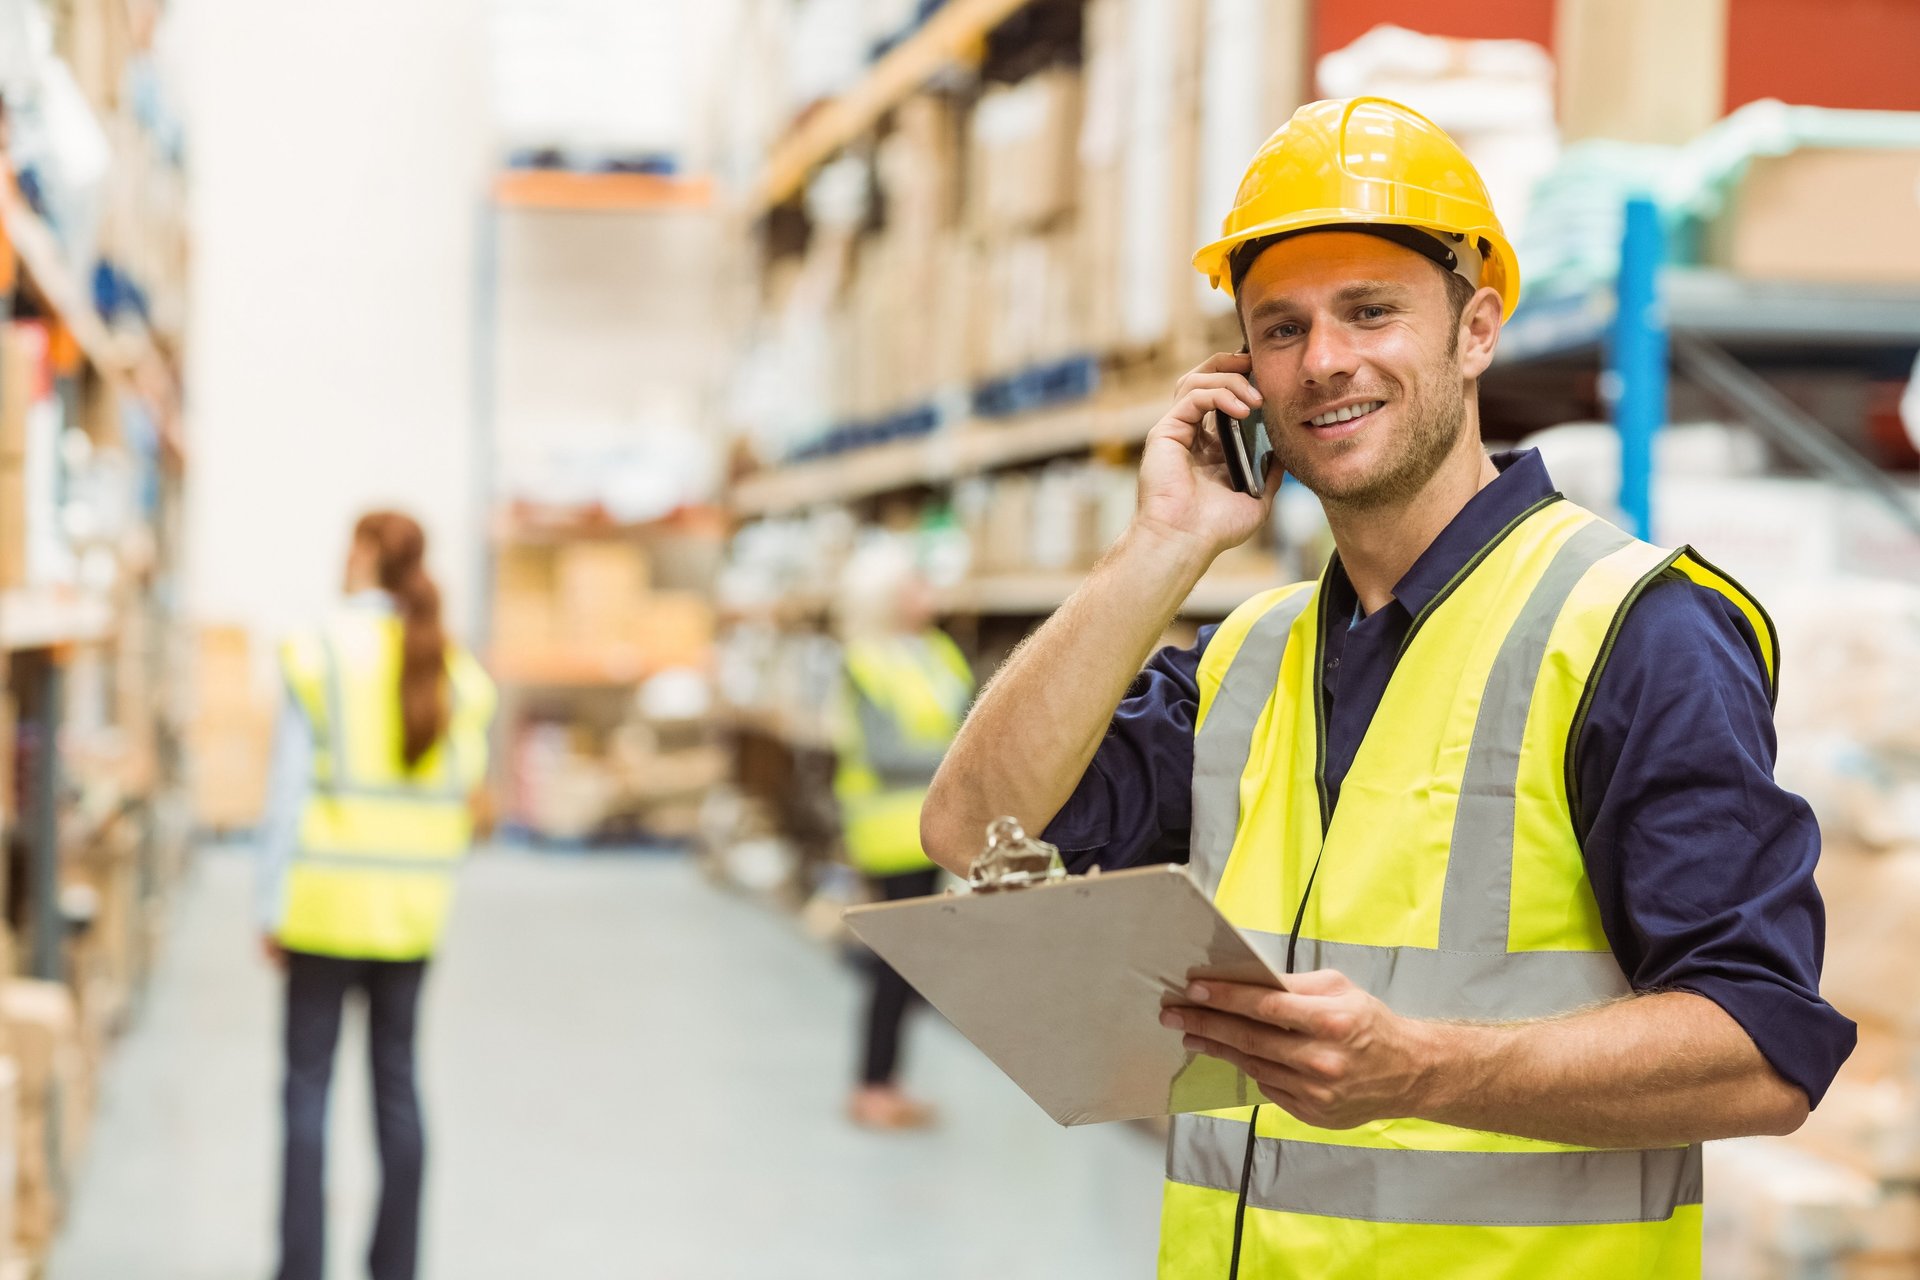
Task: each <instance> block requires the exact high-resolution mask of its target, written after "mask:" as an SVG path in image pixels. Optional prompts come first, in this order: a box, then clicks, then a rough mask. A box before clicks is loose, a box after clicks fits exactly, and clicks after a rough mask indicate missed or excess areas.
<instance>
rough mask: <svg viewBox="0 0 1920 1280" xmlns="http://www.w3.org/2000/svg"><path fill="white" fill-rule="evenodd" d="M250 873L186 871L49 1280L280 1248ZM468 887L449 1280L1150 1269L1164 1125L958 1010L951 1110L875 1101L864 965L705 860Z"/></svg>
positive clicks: (449, 972)
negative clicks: (1091, 1119) (1117, 1111)
mask: <svg viewBox="0 0 1920 1280" xmlns="http://www.w3.org/2000/svg"><path fill="white" fill-rule="evenodd" d="M251 883H252V882H251V878H250V876H249V874H248V868H247V866H246V864H245V859H244V858H243V857H242V856H241V855H239V854H236V853H233V852H215V853H211V854H208V855H206V856H205V857H203V858H202V859H201V861H200V864H199V866H198V868H197V869H196V871H195V873H194V875H193V876H192V878H191V879H190V881H189V883H188V885H187V886H186V887H185V889H184V890H183V892H182V898H181V901H180V903H179V905H178V908H177V910H176V913H175V916H174V924H173V936H172V939H171V941H170V943H169V950H168V954H167V956H166V958H165V960H164V962H163V964H162V967H161V970H160V973H159V975H158V977H157V979H156V981H155V983H154V986H153V988H152V990H151V991H150V993H149V999H148V1002H147V1006H146V1008H145V1010H144V1012H143V1013H142V1015H141V1017H140V1020H139V1024H138V1026H137V1027H136V1029H135V1030H134V1031H133V1032H132V1033H131V1034H130V1035H129V1036H128V1037H126V1039H125V1040H124V1041H123V1042H122V1043H121V1044H120V1046H119V1049H118V1051H117V1052H116V1053H115V1054H114V1055H113V1057H112V1059H111V1063H110V1065H109V1067H108V1072H107V1077H106V1080H105V1084H104V1090H103V1098H102V1101H101V1108H100V1114H99V1119H98V1122H97V1124H96V1127H95V1129H94V1137H93V1142H92V1148H91V1150H90V1152H89V1155H88V1161H87V1165H86V1167H85V1168H84V1169H83V1171H82V1174H81V1179H80V1184H79V1186H78V1188H77V1195H76V1200H75V1205H74V1211H73V1214H72V1217H71V1218H70V1220H69V1226H68V1230H67V1233H66V1236H65V1238H64V1240H63V1241H62V1243H61V1245H60V1247H59V1249H58V1251H57V1252H56V1253H55V1255H54V1260H53V1265H52V1268H51V1270H50V1272H49V1276H50V1280H105V1278H107V1277H127V1278H129V1280H133V1278H135V1277H137V1278H138V1280H264V1277H266V1275H267V1274H268V1270H267V1269H268V1267H269V1265H270V1261H271V1259H270V1254H271V1248H270V1238H269V1226H270V1222H271V1217H272V1214H273V1212H274V1206H275V1199H276V1196H277V1188H276V1185H275V1176H276V1175H275V1162H276V1159H277V1154H276V1143H277V1141H278V1137H277V1135H278V1122H277V1118H276V1116H275V1110H274V1107H275V1098H274V1095H275V1090H276V1089H277V1064H276V1061H275V1055H274V1045H273V1038H274V1036H275V1035H276V1034H277V1023H278V1015H277V1010H276V1007H275V991H274V987H273V983H272V981H271V979H270V975H269V971H268V970H267V969H266V967H265V965H264V964H263V963H262V962H261V961H259V960H258V959H257V952H256V949H255V944H254V942H253V939H252V937H251V936H250V933H249V928H248V924H249V921H250V919H251ZM462 892H463V897H462V901H461V907H460V910H459V913H458V917H457V920H456V923H455V925H454V929H453V932H452V936H451V937H450V939H449V941H448V944H447V948H446V952H445V957H446V958H445V960H444V961H443V962H442V963H441V965H440V966H439V969H438V971H437V972H436V974H435V975H434V977H433V978H432V979H431V980H430V982H429V986H428V1010H427V1016H426V1023H425V1028H426V1029H425V1033H424V1034H425V1043H424V1045H423V1054H424V1059H425V1075H426V1081H427V1092H426V1105H427V1118H428V1124H429V1141H430V1148H429V1168H430V1175H429V1192H428V1208H427V1214H428V1218H427V1237H428V1242H427V1254H426V1268H425V1272H424V1274H425V1276H426V1277H428V1280H451V1278H454V1277H458V1280H492V1278H495V1277H498V1278H500V1280H508V1278H511V1280H527V1278H529V1277H541V1278H542V1280H545V1278H546V1277H554V1278H555V1280H561V1278H564V1280H599V1278H601V1277H605V1278H606V1280H634V1278H635V1277H659V1278H664V1280H679V1278H681V1277H686V1278H689V1280H694V1278H697V1280H708V1278H711V1277H733V1276H739V1277H748V1276H751V1277H779V1278H780V1280H808V1278H811V1277H822V1278H825V1277H876V1278H884V1280H894V1278H895V1277H905V1276H912V1277H915V1280H940V1278H942V1277H953V1278H954V1280H962V1278H965V1280H975V1278H977V1277H981V1276H995V1277H999V1278H1000V1280H1021V1278H1023V1277H1030V1276H1031V1277H1040V1276H1046V1277H1078V1276H1088V1277H1094V1276H1097V1277H1102V1278H1106V1277H1126V1276H1145V1275H1149V1274H1151V1271H1152V1259H1153V1243H1154V1237H1155V1231H1156V1225H1157V1224H1156V1217H1157V1212H1158V1204H1157V1201H1158V1180H1157V1169H1158V1165H1159V1157H1160V1152H1159V1148H1158V1145H1157V1144H1156V1143H1154V1142H1153V1141H1151V1140H1149V1139H1148V1138H1146V1137H1144V1136H1142V1135H1141V1134H1139V1133H1137V1132H1135V1131H1132V1130H1128V1129H1119V1128H1103V1129H1095V1130H1082V1131H1074V1132H1066V1131H1062V1130H1059V1129H1056V1128H1055V1127H1054V1126H1053V1125H1052V1124H1051V1122H1049V1121H1048V1120H1047V1119H1046V1118H1045V1117H1044V1116H1042V1115H1041V1114H1040V1112H1039V1111H1038V1110H1037V1109H1035V1108H1034V1107H1033V1106H1032V1104H1030V1103H1029V1102H1028V1101H1027V1100H1026V1099H1025V1098H1024V1097H1022V1096H1021V1095H1020V1094H1019V1092H1018V1091H1017V1090H1015V1089H1014V1087H1013V1086H1012V1085H1011V1084H1009V1083H1007V1082H1006V1081H1005V1080H1004V1079H1003V1078H1002V1077H1000V1075H999V1074H998V1073H997V1072H996V1071H994V1070H993V1068H992V1067H991V1066H989V1065H988V1064H987V1063H986V1062H985V1060H984V1059H982V1058H980V1057H979V1055H977V1054H976V1053H974V1052H973V1050H972V1049H971V1048H970V1047H969V1046H967V1045H966V1044H965V1042H964V1041H962V1040H961V1039H960V1038H959V1037H958V1036H957V1035H956V1034H954V1032H953V1031H952V1030H951V1029H950V1028H948V1027H946V1026H945V1025H944V1024H938V1023H936V1022H935V1020H933V1019H926V1020H924V1021H922V1022H921V1023H920V1024H918V1025H917V1026H916V1027H915V1028H914V1029H913V1032H912V1033H910V1034H912V1036H913V1039H912V1042H911V1043H910V1045H909V1052H910V1053H911V1054H912V1061H911V1063H910V1066H909V1078H910V1081H911V1083H912V1084H913V1085H914V1086H915V1087H917V1088H919V1089H920V1090H922V1091H923V1092H925V1093H926V1094H927V1095H928V1096H930V1097H932V1098H934V1099H936V1100H938V1101H940V1102H941V1103H942V1104H943V1105H944V1108H945V1111H946V1114H947V1117H948V1123H947V1124H946V1125H945V1126H944V1127H942V1128H941V1129H939V1130H937V1131H935V1132H933V1133H930V1134H925V1135H913V1136H908V1137H888V1138H881V1137H875V1136H873V1135H869V1134H864V1133H860V1132H857V1131H854V1130H851V1129H850V1128H848V1127H847V1126H846V1125H844V1124H843V1123H842V1122H841V1120H840V1117H839V1106H840V1103H841V1098H842V1089H843V1084H844V1081H845V1078H846V1075H847V1072H848V1069H849V1065H848V1064H849V1062H850V1059H851V1055H852V1051H853V1049H852V1044H851V1037H850V1031H849V1028H850V1027H851V1026H852V1023H853V1018H854V1013H855V1003H856V998H857V990H856V984H855V983H854V981H853V975H852V973H851V972H850V971H849V970H848V969H847V968H845V967H844V966H842V965H840V964H838V963H837V962H836V961H835V959H834V958H833V957H832V956H831V955H830V954H828V953H827V952H825V951H824V950H823V949H822V948H820V947H818V946H817V945H816V944H814V943H812V942H810V941H808V940H806V939H805V938H803V937H802V936H800V934H799V933H798V932H797V931H796V929H795V927H794V925H793V924H792V922H791V921H789V920H788V919H787V918H785V917H781V916H778V915H775V914H773V913H770V912H768V911H766V910H764V909H762V908H760V907H758V906H756V905H754V904H752V903H750V902H746V901H743V900H740V899H737V898H734V897H731V896H728V895H726V894H724V893H721V892H719V891H717V890H715V889H713V888H711V887H710V886H708V885H707V884H706V883H704V882H703V881H702V880H701V879H700V878H699V877H698V875H697V874H696V873H695V872H694V870H693V869H692V868H691V867H690V866H689V865H688V864H687V863H686V862H685V861H684V860H682V859H679V858H673V857H647V856H640V857H594V858H554V857H540V856H534V855H527V854H519V853H495V854H491V855H489V856H486V857H483V858H480V859H477V860H476V861H475V863H474V864H473V866H472V868H471V870H470V872H469V873H468V877H467V880H466V882H465V886H464V888H463V891H462ZM363 1062H364V1041H363V1040H361V1039H360V1038H359V1037H358V1036H357V1035H350V1036H349V1038H348V1040H347V1041H346V1043H345V1044H344V1045H343V1047H342V1056H341V1059H340V1064H339V1069H338V1070H339V1075H338V1077H337V1079H338V1084H337V1086H336V1092H335V1107H334V1115H333V1124H334V1135H335V1137H334V1147H333V1149H334V1152H335V1153H336V1157H335V1160H334V1163H333V1167H332V1170H331V1175H332V1176H331V1186H332V1187H333V1191H334V1202H335V1204H336V1205H337V1206H338V1210H337V1212H336V1214H335V1222H334V1227H335V1241H336V1243H335V1245H334V1249H333V1256H332V1258H331V1263H332V1269H331V1275H332V1276H334V1277H341V1278H345V1277H352V1276H355V1275H357V1274H362V1273H360V1272H358V1271H357V1270H356V1266H355V1264H356V1263H357V1262H358V1260H359V1257H360V1254H361V1252H362V1245H363V1238H364V1231H365V1224H366V1222H367V1212H368V1208H369V1204H370V1200H371V1196H372V1189H373V1185H374V1180H375V1171H374V1166H373V1164H372V1157H371V1152H370V1147H371V1137H370V1122H369V1120H368V1119H367V1114H368V1113H367V1109H366V1108H367V1098H366V1087H365V1080H364V1075H365V1070H364V1067H363V1066H362V1063H363Z"/></svg>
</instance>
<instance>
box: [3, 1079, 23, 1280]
mask: <svg viewBox="0 0 1920 1280" xmlns="http://www.w3.org/2000/svg"><path fill="white" fill-rule="evenodd" d="M19 1196H20V1067H19V1065H18V1064H17V1063H15V1062H14V1060H13V1059H12V1058H6V1057H0V1280H8V1275H9V1272H8V1267H9V1266H11V1265H12V1264H13V1263H14V1262H15V1261H17V1260H16V1259H15V1257H14V1237H15V1234H16V1233H17V1229H18V1228H17V1219H18V1208H17V1203H18V1200H19Z"/></svg>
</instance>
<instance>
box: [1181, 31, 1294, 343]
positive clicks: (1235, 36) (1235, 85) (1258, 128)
mask: <svg viewBox="0 0 1920 1280" xmlns="http://www.w3.org/2000/svg"><path fill="white" fill-rule="evenodd" d="M1308 18H1309V14H1308V6H1307V5H1306V4H1304V3H1300V2H1299V0H1207V7H1206V35H1205V38H1204V40H1203V41H1202V44H1201V55H1200V56H1201V59H1202V62H1201V74H1200V90H1199V91H1200V103H1199V107H1200V136H1199V141H1198V148H1197V163H1196V169H1195V182H1194V187H1193V191H1194V197H1195V202H1194V208H1193V220H1194V226H1195V228H1196V229H1197V232H1198V235H1197V237H1196V240H1195V243H1200V242H1203V241H1205V240H1208V239H1210V238H1212V236H1213V235H1215V234H1217V232H1218V230H1219V227H1220V222H1221V219H1223V218H1224V217H1225V216H1226V213H1227V210H1228V209H1230V208H1231V207H1232V206H1233V198H1234V193H1235V192H1236V191H1237V190H1238V189H1239V187H1240V177H1241V175H1242V174H1243V173H1244V172H1245V171H1246V167H1247V161H1248V159H1249V158H1250V157H1251V156H1252V155H1253V153H1254V152H1255V151H1257V150H1259V147H1260V144H1261V143H1262V142H1264V141H1265V140H1266V139H1267V137H1268V135H1270V134H1271V133H1273V131H1274V130H1275V129H1278V128H1279V127H1280V126H1281V125H1282V124H1284V123H1285V122H1286V119H1287V117H1288V116H1289V115H1291V114H1292V112H1293V109H1294V108H1295V107H1297V106H1299V105H1300V103H1301V102H1303V101H1304V100H1305V99H1306V97H1307V94H1306V87H1307V85H1306V80H1307V76H1306V65H1307V43H1308V35H1309V31H1310V25H1309V21H1308ZM1190 274H1191V275H1192V287H1193V289H1194V290H1195V296H1196V297H1197V298H1198V300H1199V306H1200V310H1201V311H1202V312H1203V313H1205V314H1208V315H1224V314H1226V313H1227V312H1229V311H1231V310H1232V309H1233V302H1232V300H1231V299H1229V298H1228V297H1227V296H1226V294H1225V293H1223V292H1222V291H1220V290H1218V289H1215V288H1214V287H1213V286H1212V285H1211V284H1210V283H1208V281H1207V279H1206V278H1205V277H1204V276H1202V275H1200V274H1199V273H1198V272H1192V273H1190Z"/></svg>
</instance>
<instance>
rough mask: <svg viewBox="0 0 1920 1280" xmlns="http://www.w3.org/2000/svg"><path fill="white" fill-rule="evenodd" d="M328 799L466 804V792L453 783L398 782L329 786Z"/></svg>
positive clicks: (327, 790)
mask: <svg viewBox="0 0 1920 1280" xmlns="http://www.w3.org/2000/svg"><path fill="white" fill-rule="evenodd" d="M326 798H327V799H328V800H405V801H408V802H410V803H413V804H434V805H449V806H451V805H465V804H466V802H467V795H466V792H464V791H461V790H460V789H458V788H457V787H455V786H453V785H452V784H450V783H448V784H438V785H435V786H430V787H429V786H418V787H409V786H407V785H406V784H404V783H396V784H395V785H393V786H390V787H374V786H359V785H355V786H346V787H328V788H327V789H326Z"/></svg>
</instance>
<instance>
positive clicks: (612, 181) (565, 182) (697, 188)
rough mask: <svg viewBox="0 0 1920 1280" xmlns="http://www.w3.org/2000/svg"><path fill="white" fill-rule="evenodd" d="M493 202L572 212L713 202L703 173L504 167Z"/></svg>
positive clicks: (709, 181)
mask: <svg viewBox="0 0 1920 1280" xmlns="http://www.w3.org/2000/svg"><path fill="white" fill-rule="evenodd" d="M493 202H494V204H496V205H498V206H499V207H500V208H503V209H544V210H551V211H555V212H572V213H635V212H641V211H644V210H649V209H702V208H705V207H706V206H707V205H709V204H711V203H712V202H713V180H712V179H711V178H708V177H706V176H704V175H699V176H694V177H684V178H683V177H677V176H673V175H668V174H655V173H576V172H573V171H571V170H566V169H508V170H506V171H504V172H502V173H500V174H498V175H497V176H496V177H495V178H494V180H493Z"/></svg>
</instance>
